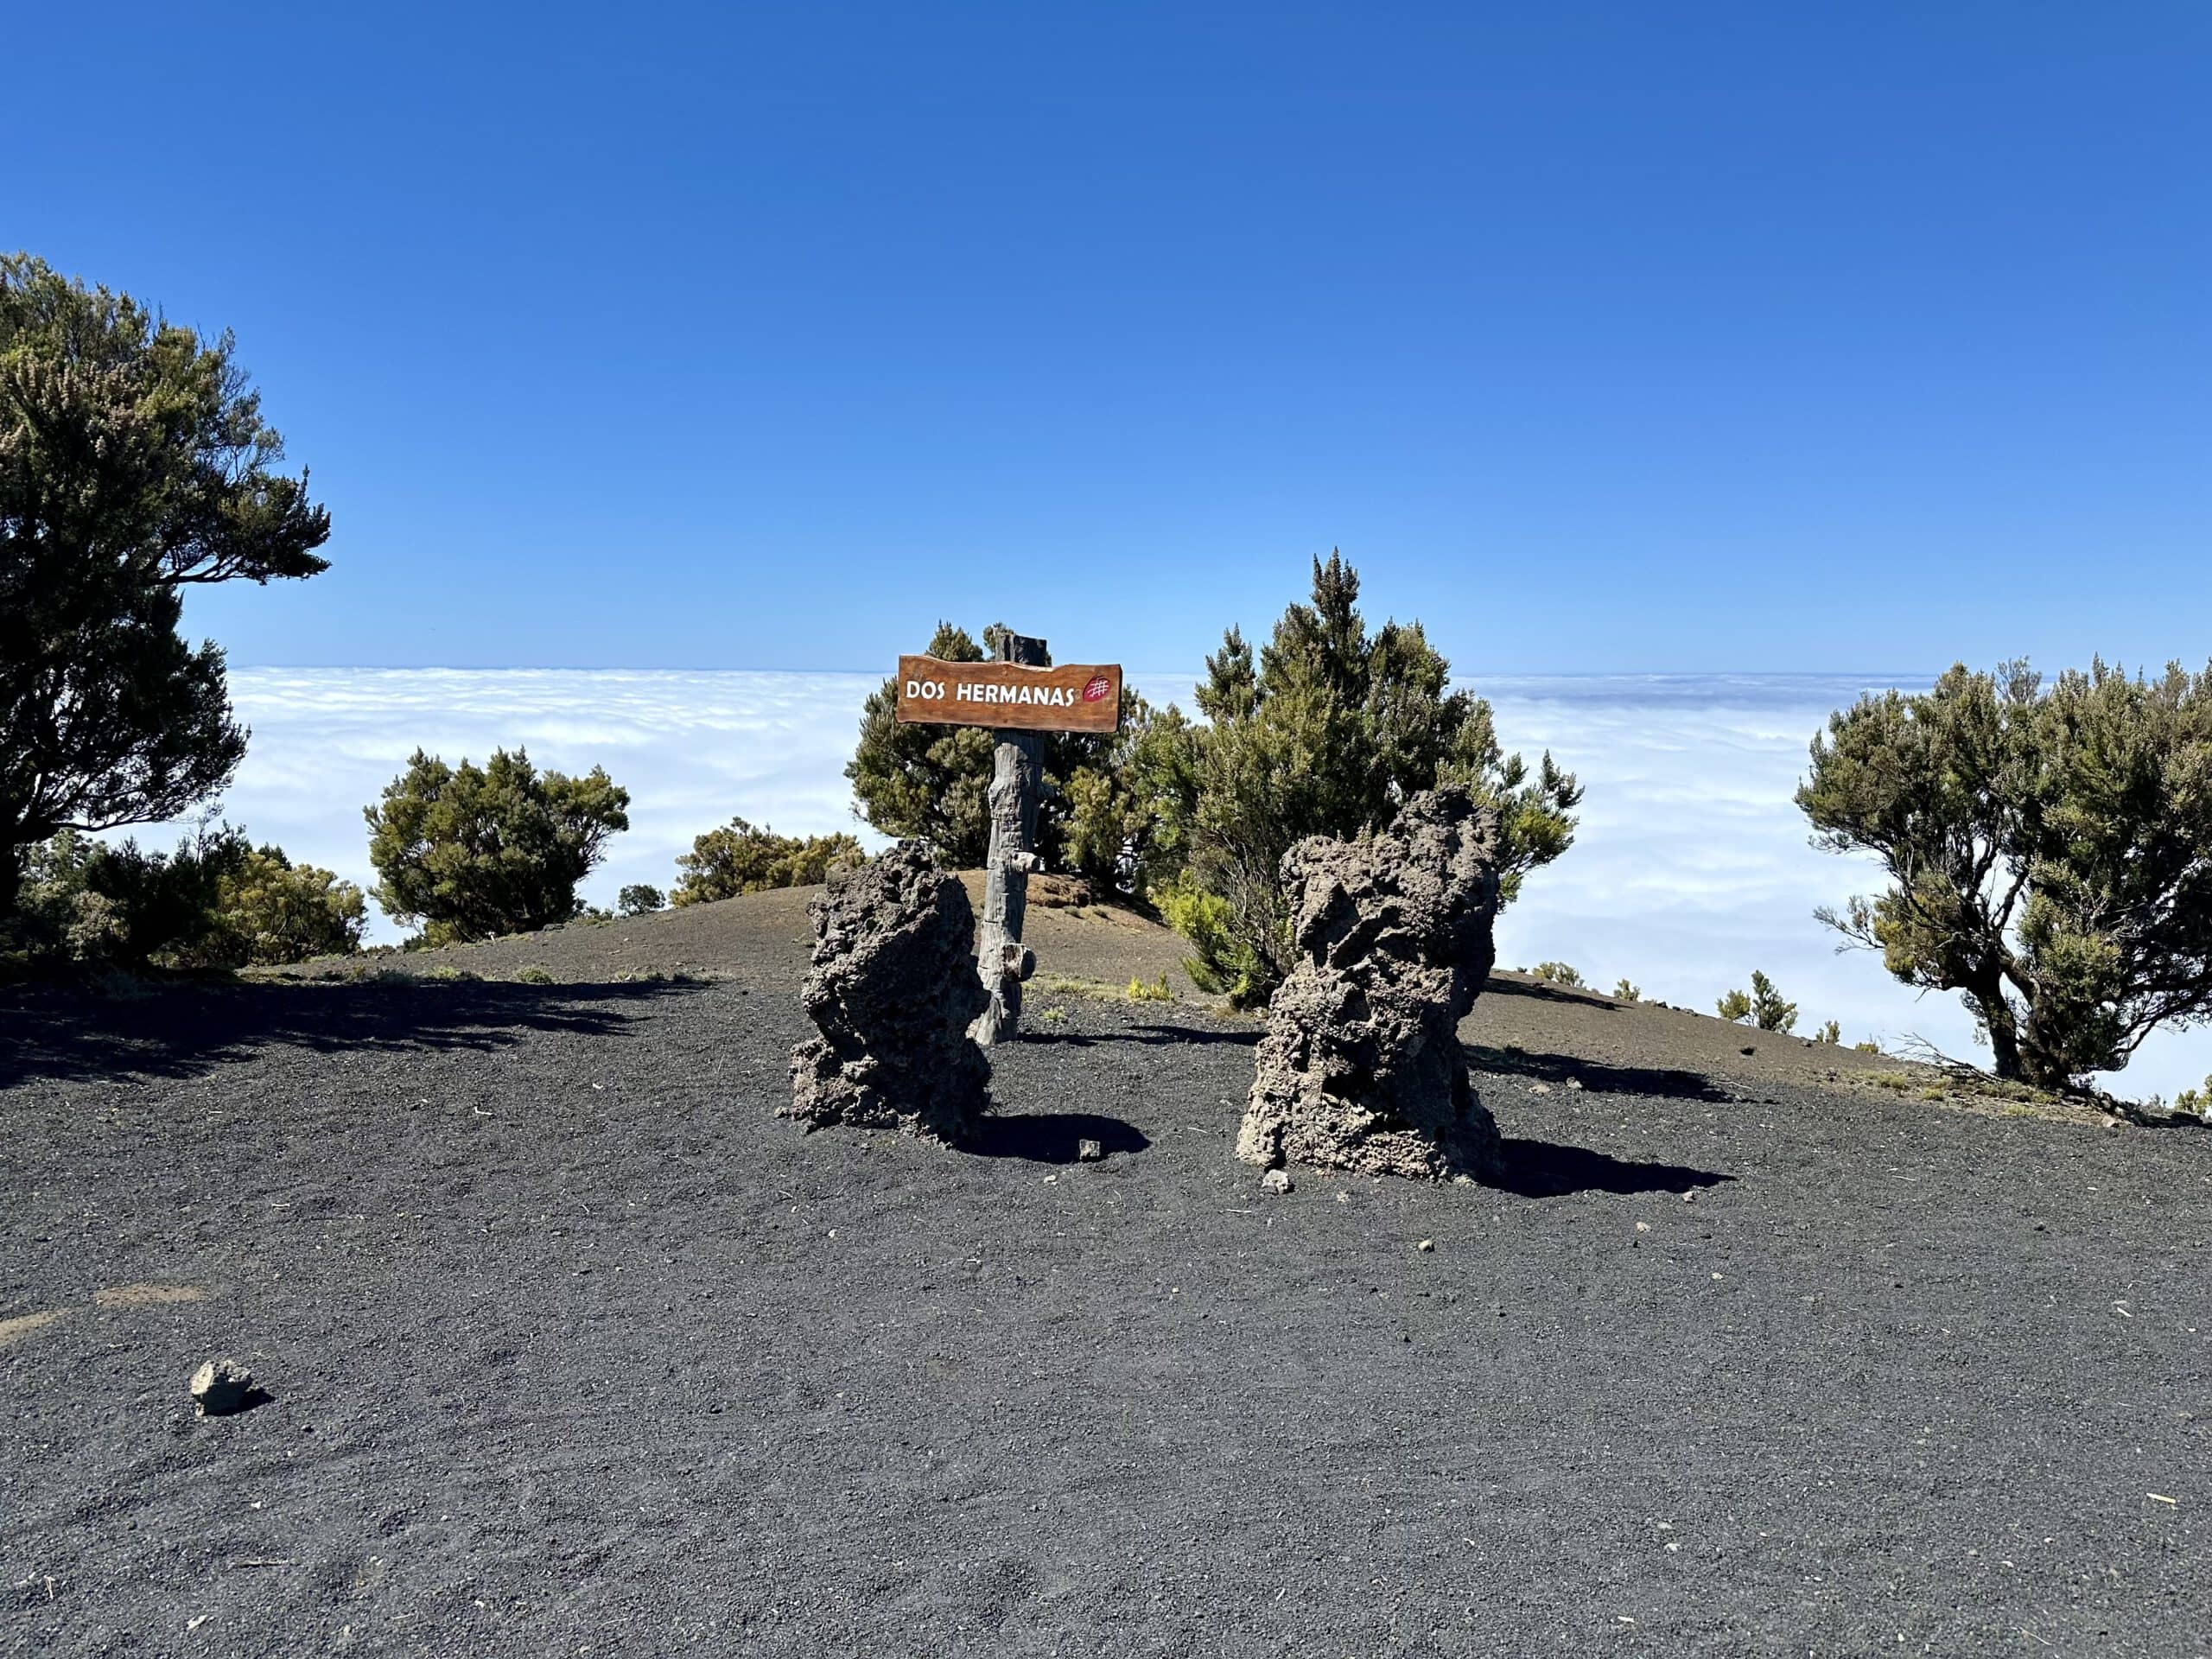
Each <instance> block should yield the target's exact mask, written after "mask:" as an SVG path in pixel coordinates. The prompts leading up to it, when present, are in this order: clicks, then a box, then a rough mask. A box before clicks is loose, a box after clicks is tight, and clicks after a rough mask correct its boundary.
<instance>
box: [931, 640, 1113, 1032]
mask: <svg viewBox="0 0 2212 1659" xmlns="http://www.w3.org/2000/svg"><path fill="white" fill-rule="evenodd" d="M991 643H992V646H993V648H994V650H995V652H997V658H996V660H995V661H993V662H988V663H948V662H944V661H942V660H940V659H939V658H935V657H901V658H899V721H900V722H901V723H904V724H911V723H913V722H916V721H929V722H934V723H937V724H940V725H956V726H989V727H993V728H996V730H997V733H998V747H997V748H996V750H995V751H994V753H993V755H992V766H991V787H990V795H989V799H990V805H991V850H990V855H989V858H988V861H987V862H986V863H985V864H984V866H983V925H982V934H981V937H980V938H978V940H977V942H976V970H977V971H978V972H979V973H981V974H982V977H983V988H984V989H985V990H986V991H988V992H989V993H990V996H991V1001H990V1006H989V1007H987V1008H985V1009H984V1010H983V1012H982V1014H981V1015H980V1016H978V1017H977V1019H976V1024H975V1027H974V1031H975V1037H976V1041H977V1042H979V1043H981V1044H982V1045H983V1046H986V1047H988V1046H990V1045H992V1044H994V1043H998V1042H1002V1041H1004V1040H1005V1039H1007V1038H1009V1037H1011V1036H1013V1035H1014V1033H1015V1032H1016V1031H1017V1030H1018V1029H1020V1024H1021V987H1022V983H1023V982H1024V981H1026V980H1027V978H1028V977H1029V976H1030V975H1031V974H1032V973H1033V972H1034V971H1035V969H1036V966H1037V957H1036V954H1035V952H1033V951H1032V950H1029V949H1028V948H1027V946H1025V945H1024V944H1022V943H1021V924H1022V920H1023V918H1024V916H1025V914H1026V913H1027V911H1028V908H1029V873H1030V871H1032V870H1033V869H1035V868H1037V867H1038V866H1039V863H1040V862H1041V860H1039V858H1038V856H1037V851H1036V849H1037V808H1038V804H1039V802H1040V801H1041V800H1042V799H1043V798H1044V792H1045V767H1044V760H1043V756H1042V753H1041V751H1040V746H1039V742H1038V740H1037V736H1036V734H1038V733H1039V732H1111V731H1116V730H1117V729H1119V728H1120V726H1121V723H1122V670H1121V666H1120V664H1085V665H1077V666H1072V667H1063V668H1051V667H1047V666H1046V664H1047V663H1048V662H1049V661H1050V660H1051V655H1050V653H1049V652H1047V651H1046V648H1045V642H1044V641H1043V640H1042V639H1029V638H1027V636H1025V635H1022V634H1019V633H1008V632H1005V631H1004V630H1001V631H1000V632H998V633H997V634H996V635H995V637H994V638H993V639H992V642H991Z"/></svg>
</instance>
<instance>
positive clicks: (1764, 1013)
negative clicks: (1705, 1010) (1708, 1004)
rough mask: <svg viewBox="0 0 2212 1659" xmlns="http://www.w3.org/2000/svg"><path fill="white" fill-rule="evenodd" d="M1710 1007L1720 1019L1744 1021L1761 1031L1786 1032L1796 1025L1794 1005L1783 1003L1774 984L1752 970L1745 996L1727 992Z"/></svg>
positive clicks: (1795, 1006)
mask: <svg viewBox="0 0 2212 1659" xmlns="http://www.w3.org/2000/svg"><path fill="white" fill-rule="evenodd" d="M1714 1007H1716V1009H1717V1010H1718V1011H1719V1015H1720V1017H1721V1018H1722V1019H1723V1020H1750V1021H1751V1023H1752V1024H1753V1025H1755V1026H1757V1027H1758V1028H1759V1029H1760V1030H1761V1031H1788V1030H1789V1029H1790V1028H1791V1027H1794V1026H1795V1025H1796V1023H1797V1005H1796V1003H1795V1002H1790V1001H1784V1000H1783V995H1782V993H1781V992H1779V991H1777V990H1776V989H1775V988H1774V982H1773V981H1772V980H1770V979H1769V978H1768V977H1767V976H1765V975H1764V974H1763V973H1761V972H1759V970H1758V969H1756V968H1754V969H1751V991H1750V993H1749V994H1748V995H1746V994H1745V993H1744V992H1742V991H1730V992H1728V993H1727V994H1726V995H1724V996H1723V997H1722V998H1721V999H1720V1001H1719V1002H1718V1003H1716V1004H1715V1005H1714Z"/></svg>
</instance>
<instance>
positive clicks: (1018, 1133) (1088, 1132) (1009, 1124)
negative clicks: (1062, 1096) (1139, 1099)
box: [960, 1112, 1152, 1164]
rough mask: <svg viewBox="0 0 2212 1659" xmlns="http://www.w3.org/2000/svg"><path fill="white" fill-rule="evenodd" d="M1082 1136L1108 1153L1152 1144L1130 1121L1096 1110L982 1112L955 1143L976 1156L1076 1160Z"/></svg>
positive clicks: (1049, 1161) (1048, 1161)
mask: <svg viewBox="0 0 2212 1659" xmlns="http://www.w3.org/2000/svg"><path fill="white" fill-rule="evenodd" d="M1084 1141H1096V1142H1098V1145H1099V1147H1100V1149H1101V1150H1102V1151H1103V1153H1104V1154H1106V1155H1107V1156H1109V1157H1110V1156H1112V1155H1113V1154H1115V1153H1117V1152H1142V1151H1143V1150H1144V1149H1145V1148H1146V1147H1148V1146H1150V1145H1151V1144H1152V1142H1151V1141H1148V1140H1147V1139H1146V1138H1145V1136H1144V1134H1143V1132H1142V1131H1141V1130H1140V1129H1138V1128H1136V1126H1135V1124H1131V1123H1124V1122H1122V1120H1121V1119H1120V1118H1118V1117H1106V1116H1102V1115H1101V1114H1099V1113H1096V1112H1020V1113H1010V1114H1008V1115H1007V1116H1003V1117H1001V1116H998V1115H997V1114H996V1113H990V1114H987V1115H986V1116H984V1117H983V1118H982V1121H981V1122H978V1123H977V1124H976V1128H975V1129H974V1130H973V1131H972V1132H971V1133H970V1134H969V1137H968V1139H967V1140H966V1141H964V1142H963V1143H962V1146H961V1148H960V1149H961V1150H962V1151H963V1152H968V1153H973V1154H975V1155H976V1156H977V1157H979V1158H1019V1159H1022V1160H1025V1161H1027V1162H1029V1163H1033V1164H1072V1163H1077V1162H1079V1161H1080V1154H1081V1152H1082V1149H1083V1142H1084Z"/></svg>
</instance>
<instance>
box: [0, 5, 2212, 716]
mask: <svg viewBox="0 0 2212 1659" xmlns="http://www.w3.org/2000/svg"><path fill="white" fill-rule="evenodd" d="M338 10H340V9H338V8H323V7H307V6H298V5H287V6H283V7H281V8H278V7H268V8H264V7H256V6H234V7H227V8H224V9H221V10H220V11H219V12H209V11H207V10H204V9H200V8H187V7H182V6H175V5H169V6H163V7H159V8H151V9H146V8H139V7H134V6H130V5H118V6H111V7H107V8H104V9H101V10H99V12H98V13H97V15H95V14H94V13H91V12H86V11H85V10H83V9H82V8H74V9H73V8H69V7H55V6H43V7H35V8H19V9H17V10H16V12H14V13H13V14H11V17H10V22H9V24H8V28H7V31H6V39H5V44H4V48H0V50H4V54H5V57H6V59H7V60H8V64H9V67H8V74H7V79H8V87H9V92H8V101H9V105H10V111H9V120H8V134H9V136H8V138H7V149H8V156H9V160H8V163H7V165H6V167H5V168H4V169H0V209H3V210H4V211H0V241H5V242H7V243H10V244H14V245H22V246H24V247H27V248H29V249H30V250H31V251H35V252H37V253H39V254H41V255H43V256H44V257H47V258H48V259H49V260H51V261H52V262H53V263H54V264H57V265H59V266H60V267H62V268H64V269H66V270H70V271H73V272H78V273H81V274H83V275H85V276H86V277H89V278H92V279H94V280H99V281H104V282H106V283H110V284H111V285H114V286H119V287H124V288H127V289H130V290H131V291H132V292H134V293H137V294H138V295H140V296H142V297H145V298H148V299H150V300H153V301H156V302H159V303H160V304H162V306H163V307H164V308H166V309H167V310H168V313H169V315H172V316H174V317H175V318H177V319H179V320H181V321H188V322H191V323H194V324H195V325H200V326H202V327H209V328H219V327H231V328H232V329H234V330H235V331H236V333H237V334H238V342H239V348H240V355H241V358H242V360H243V361H244V362H245V365H247V366H248V367H249V369H251V372H253V374H254V376H255V378H256V379H257V382H258V384H259V385H261V387H262V389H263V391H264V396H265V398H266V402H267V407H268V410H269V412H270V415H271V416H272V417H273V419H274V420H275V422H276V423H277V425H279V426H280V427H281V428H282V429H283V431H284V432H285V434H286V436H287V438H288V439H289V442H290V447H291V453H292V458H293V460H294V461H296V462H304V463H306V464H308V466H310V467H312V468H313V470H314V475H315V486H316V489H317V491H318V493H320V494H321V496H322V497H323V498H324V499H326V500H327V503H328V504H329V505H330V507H331V509H332V511H333V512H334V516H335V518H336V524H337V531H336V534H335V536H334V539H333V543H332V546H331V549H330V551H331V553H332V555H333V556H334V559H335V561H336V566H335V569H334V570H333V571H332V573H331V574H330V575H327V576H325V577H322V578H321V579H319V580H317V581H315V582H311V583H308V584H306V585H304V586H299V587H293V588H281V589H280V588H271V589H269V590H266V591H257V590H252V589H247V590H245V591H244V592H225V593H222V594H217V595H213V596H211V597H209V598H207V599H206V600H204V601H199V602H197V604H196V607H195V609H194V612H193V613H192V616H193V620H194V623H195V624H196V625H197V626H200V627H201V628H203V629H205V630H207V631H208V632H213V633H214V634H215V635H216V637H218V638H219V639H222V640H223V641H225V642H226V644H228V645H230V646H231V648H232V659H233V661H234V662H238V663H240V664H346V663H364V664H463V665H475V664H580V665H632V664H635V665H664V666H679V665H680V666H705V667H720V666H779V667H817V666H818V667H865V668H875V667H883V666H887V665H888V664H889V662H890V660H891V658H892V656H893V653H894V652H897V651H899V650H900V649H912V648H914V647H915V646H917V645H918V644H919V643H920V641H921V639H923V638H924V637H925V636H926V634H927V632H928V631H929V627H930V625H931V622H932V621H933V620H935V618H937V617H938V615H939V614H950V615H954V616H957V617H958V618H961V619H962V620H966V621H968V622H969V624H970V625H971V626H981V625H982V622H984V621H986V620H990V618H991V617H993V616H995V615H999V614H1003V615H1004V616H1005V617H1006V618H1007V620H1011V621H1014V622H1015V623H1017V624H1020V625H1026V626H1027V627H1028V628H1029V629H1030V630H1031V631H1032V632H1041V633H1045V634H1046V635H1048V636H1050V637H1051V638H1052V640H1053V643H1054V645H1055V648H1056V650H1057V651H1058V652H1059V654H1060V655H1061V656H1062V657H1063V658H1119V659H1121V660H1122V661H1125V662H1128V663H1129V664H1152V665H1171V664H1187V663H1193V662H1195V660H1196V659H1197V658H1198V655H1199V653H1200V652H1203V651H1205V650H1206V649H1207V648H1209V647H1210V646H1211V644H1212V643H1213V642H1214V640H1215V639H1217V636H1218V634H1219V632H1220V629H1221V626H1223V624H1224V623H1225V622H1228V621H1230V620H1241V621H1243V622H1244V623H1246V624H1247V625H1248V626H1251V625H1258V624H1263V623H1264V622H1265V621H1266V620H1268V618H1269V617H1270V616H1272V615H1273V614H1274V613H1275V612H1276V611H1277V610H1279V609H1280V607H1281V604H1282V603H1283V601H1285V600H1287V599H1288V598H1289V597H1291V596H1292V595H1293V594H1294V593H1295V592H1296V591H1297V589H1298V588H1300V585H1301V583H1302V581H1303V576H1304V566H1305V561H1306V558H1307V557H1308V556H1309V555H1311V554H1313V553H1314V552H1316V551H1325V550H1327V549H1328V548H1329V547H1330V546H1331V545H1332V544H1335V545H1341V546H1342V547H1343V548H1344V551H1345V552H1346V554H1347V555H1349V556H1351V557H1352V558H1353V559H1354V561H1355V562H1356V563H1357V564H1358V565H1359V566H1360V567H1361V569H1362V570H1363V573H1364V574H1365V575H1366V577H1367V581H1368V588H1369V597H1370V608H1371V609H1372V610H1373V611H1374V612H1375V613H1377V614H1378V615H1379V614H1381V613H1386V612H1389V613H1396V614H1397V615H1399V616H1401V617H1404V616H1408V615H1414V614H1418V615H1420V616H1421V617H1422V618H1423V619H1424V620H1427V622H1428V623H1429V625H1430V628H1431V631H1432V633H1433V635H1434V636H1435V637H1436V639H1438V641H1439V643H1440V645H1443V646H1444V647H1445V648H1446V650H1447V652H1449V653H1450V654H1451V655H1452V658H1453V659H1454V662H1455V664H1456V665H1457V666H1459V667H1460V668H1462V669H1463V670H1465V671H1474V672H1478V673H1479V672H1484V671H1513V672H1543V671H1602V670H1634V671H1643V670H1669V669H1678V670H1704V669H1747V670H1776V669H1808V668H1840V669H1905V668H1912V669H1921V668H1926V667H1929V666H1937V665H1941V664H1942V663H1945V662H1948V661H1949V660H1950V659H1951V658H1954V657H1956V656H1964V657H1966V658H1968V659H1969V660H1972V661H1974V662H1976V663H1987V662H1991V661H1993V660H1996V659H1998V658H2002V657H2005V656H2007V655H2012V654H2014V653H2018V652H2028V653H2031V655H2033V656H2034V657H2035V658H2037V660H2038V662H2040V663H2043V664H2045V665H2047V666H2051V667H2056V666H2058V665H2059V664H2062V663H2063V662H2069V661H2079V660H2082V659H2085V658H2087V657H2088V654H2089V652H2092V651H2094V650H2101V651H2103V652H2106V653H2107V655H2108V656H2113V655H2117V656H2119V657H2120V658H2124V659H2126V660H2128V661H2130V662H2133V661H2137V660H2140V659H2146V658H2148V659H2154V660H2163V659H2164V658H2167V657H2169V656H2174V655H2179V656H2182V657H2185V658H2190V659H2191V660H2193V661H2195V662H2197V663H2200V664H2201V663H2202V661H2203V660H2204V659H2205V658H2206V657H2207V656H2208V654H2212V465H2209V464H2208V463H2212V226H2209V225H2208V214H2209V213H2212V9H2208V8H2207V7H2205V6H2203V5H2202V4H2200V3H2177V4H2171V5H2155V4H2126V3H2120V4H2101V5H2082V4H2063V5H2058V4H2035V3H2025V0H2009V3H2001V4H1987V5H1940V4H1939V5H1910V6H1908V5H1873V6H1868V5H1851V6H1843V5H1836V6H1829V7H1808V6H1796V5H1777V4H1773V3H1770V0H1764V3H1756V4H1742V5H1729V6H1714V5H1706V6H1699V5H1674V6H1658V5H1649V4H1641V3H1637V4H1624V5H1620V6H1617V7H1611V8H1585V7H1575V6H1562V5H1532V4H1520V5H1515V6H1511V7H1502V6H1500V7H1483V6H1460V5H1452V6H1438V7H1434V8H1408V7H1377V6H1370V5H1362V6H1351V5H1347V6H1344V7H1341V8H1335V9H1327V10H1315V9H1312V8H1306V7H1285V6H1268V7H1264V8H1258V7H1255V8H1249V9H1242V8H1224V7H1218V6H1217V7H1208V8H1198V7H1191V6H1177V7H1173V8H1153V7H1137V6H1131V5H1113V6H1105V7H1099V8H1096V9H1077V8H1072V7H1064V6H1056V5H1050V4H1037V3H1025V4H1020V5H1005V6H917V5H911V4H900V5H883V6H859V7H856V6H842V5H830V4H807V5H804V6H797V5H794V6H788V7H731V6H725V5H714V6H700V7H696V8H684V7H673V8H671V7H650V6H644V7H615V6H610V5H601V6H595V7H593V8H591V9H589V10H583V9H577V8H571V7H566V6H561V5H550V4H531V5H527V6H524V5H519V4H518V5H513V6H500V7H476V8H471V7H468V6H452V7H448V6H441V7H435V8H424V9H421V10H415V9H411V8H406V9H403V8H400V7H396V6H378V7H373V8H372V7H355V8H348V9H345V10H348V11H350V12H351V14H352V16H351V17H350V18H349V19H346V20H340V18H338V17H337V16H335V14H336V12H337V11H338ZM326 14H327V15H326Z"/></svg>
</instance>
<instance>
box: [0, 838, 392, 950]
mask: <svg viewBox="0 0 2212 1659" xmlns="http://www.w3.org/2000/svg"><path fill="white" fill-rule="evenodd" d="M366 915H367V906H366V904H365V900H364V899H363V896H362V893H361V890H360V888H359V887H355V886H354V885H353V883H352V882H350V881H341V880H339V878H338V877H337V876H335V875H334V874H332V873H331V872H330V871H328V870H323V869H318V868H315V866H313V865H311V864H295V863H293V862H292V861H291V860H290V859H289V858H287V857H286V856H285V855H284V854H283V849H280V848H277V847H273V846H264V847H255V846H253V845H252V844H251V842H248V841H247V840H246V838H245V836H244V835H243V834H242V833H240V832H239V831H238V830H237V829H232V827H231V826H230V825H228V824H214V825H208V824H201V825H200V826H198V827H197V828H195V829H194V830H193V831H192V833H191V834H189V835H188V836H186V838H185V839H184V840H183V841H181V842H179V843H178V845H177V847H176V849H175V850H174V851H172V852H167V853H162V852H155V851H151V850H149V849H145V848H142V847H140V846H139V845H138V843H137V842H135V841H126V842H122V843H120V844H118V845H109V844H107V843H105V842H95V841H90V840H87V839H86V838H85V837H84V836H79V835H77V834H76V833H74V832H73V831H68V830H65V831H63V832H62V833H61V834H60V835H59V836H54V839H53V840H51V841H49V842H45V843H44V844H42V845H41V846H40V847H38V848H36V849H33V852H32V855H31V856H30V859H29V861H28V864H27V866H26V870H25V880H24V883H23V887H22V909H21V912H20V913H19V915H18V917H17V918H16V925H15V928H14V931H15V934H16V939H15V942H14V948H15V950H16V952H17V953H19V954H21V955H22V956H25V957H29V958H31V959H33V960H35V961H40V962H44V963H56V964H60V963H67V964H75V965H86V966H99V967H107V968H114V969H124V970H126V971H128V970H132V969H144V968H165V969H231V968H243V967H247V966H252V965H275V964H282V963H296V962H303V961H305V960H307V958H308V957H318V956H348V955H353V954H355V953H357V952H358V951H359V950H360V948H361V933H362V929H363V927H364V926H365V923H366Z"/></svg>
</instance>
